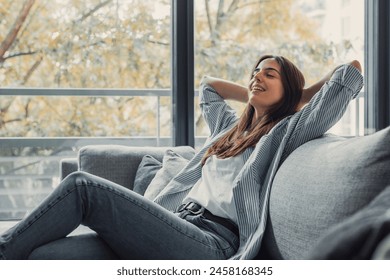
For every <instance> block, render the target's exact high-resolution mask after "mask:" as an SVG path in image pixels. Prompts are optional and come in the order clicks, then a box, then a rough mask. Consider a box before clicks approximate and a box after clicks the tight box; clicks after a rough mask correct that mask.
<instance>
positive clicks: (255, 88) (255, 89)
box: [252, 85, 265, 92]
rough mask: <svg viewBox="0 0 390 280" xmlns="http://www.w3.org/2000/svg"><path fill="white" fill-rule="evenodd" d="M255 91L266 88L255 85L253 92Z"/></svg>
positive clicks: (261, 90) (262, 90)
mask: <svg viewBox="0 0 390 280" xmlns="http://www.w3.org/2000/svg"><path fill="white" fill-rule="evenodd" d="M255 91H260V92H264V91H265V89H264V88H263V87H262V86H259V85H255V86H253V87H252V92H255Z"/></svg>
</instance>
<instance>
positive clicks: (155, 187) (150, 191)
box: [144, 150, 189, 200]
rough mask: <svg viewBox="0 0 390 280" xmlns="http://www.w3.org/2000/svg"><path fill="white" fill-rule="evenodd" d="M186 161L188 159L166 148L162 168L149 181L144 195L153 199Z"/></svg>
mask: <svg viewBox="0 0 390 280" xmlns="http://www.w3.org/2000/svg"><path fill="white" fill-rule="evenodd" d="M188 161H189V160H188V159H186V158H184V157H182V156H180V155H179V154H177V153H175V152H174V151H172V150H167V151H166V152H165V155H164V157H163V162H162V168H161V169H160V170H159V171H158V172H157V174H156V176H155V177H154V178H153V180H152V181H151V182H150V184H149V186H148V187H147V189H146V191H145V194H144V196H145V197H146V198H148V199H150V200H153V199H155V198H156V196H157V195H158V194H159V193H160V192H161V191H162V190H163V189H164V188H165V186H166V185H168V183H169V181H171V180H172V178H173V177H174V176H175V175H176V174H178V173H179V172H180V170H182V169H183V168H184V167H185V166H186V165H187V163H188Z"/></svg>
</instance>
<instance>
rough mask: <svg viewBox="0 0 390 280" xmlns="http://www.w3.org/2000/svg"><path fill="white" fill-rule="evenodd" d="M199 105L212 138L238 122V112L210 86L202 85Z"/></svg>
mask: <svg viewBox="0 0 390 280" xmlns="http://www.w3.org/2000/svg"><path fill="white" fill-rule="evenodd" d="M199 105H200V109H201V111H202V115H203V118H204V119H205V121H206V123H207V125H208V127H209V129H210V136H215V135H216V134H218V133H219V132H221V131H222V130H223V129H225V128H227V127H229V126H231V125H232V124H234V123H236V122H237V120H238V116H237V113H236V111H235V110H234V109H232V108H231V107H230V106H229V105H228V104H227V103H226V101H225V100H224V99H223V98H222V97H221V96H220V95H219V94H218V93H217V92H216V90H215V89H214V88H212V87H211V86H210V85H208V84H204V83H201V85H200V89H199Z"/></svg>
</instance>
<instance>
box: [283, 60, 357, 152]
mask: <svg viewBox="0 0 390 280" xmlns="http://www.w3.org/2000/svg"><path fill="white" fill-rule="evenodd" d="M362 87H363V76H362V75H361V73H360V72H359V71H358V70H357V69H356V68H355V67H354V66H352V65H349V64H346V65H343V66H341V67H339V68H338V69H337V70H336V71H335V72H334V74H333V75H332V77H331V79H330V81H328V82H327V83H325V85H324V86H322V88H321V89H320V91H319V92H318V93H316V94H315V95H314V97H313V98H312V99H311V100H310V102H309V103H308V104H307V105H306V106H305V107H304V108H303V109H302V110H301V111H300V112H298V113H296V114H295V115H294V116H292V118H291V120H290V124H289V126H290V129H289V131H291V132H292V135H291V137H290V140H289V143H288V151H287V152H288V153H289V152H292V151H293V150H294V149H296V148H297V147H299V146H300V145H302V144H303V143H305V142H307V141H310V140H312V139H314V138H317V137H319V136H321V135H323V134H324V133H325V132H327V131H328V130H329V129H330V128H331V127H332V126H333V125H334V124H336V122H337V121H339V120H340V118H341V117H342V116H343V115H344V113H345V111H346V109H347V107H348V104H349V102H350V101H351V100H352V99H353V98H355V97H356V96H357V95H358V94H359V92H360V90H361V89H362ZM291 126H292V127H291Z"/></svg>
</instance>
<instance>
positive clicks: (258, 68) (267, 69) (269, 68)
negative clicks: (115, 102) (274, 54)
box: [255, 67, 281, 75]
mask: <svg viewBox="0 0 390 280" xmlns="http://www.w3.org/2000/svg"><path fill="white" fill-rule="evenodd" d="M258 70H260V67H256V68H255V71H258ZM264 70H266V71H270V70H274V71H275V72H276V73H278V74H279V75H281V74H280V72H279V71H278V70H276V69H275V68H272V67H267V68H264Z"/></svg>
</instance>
